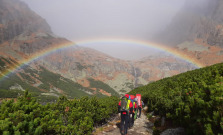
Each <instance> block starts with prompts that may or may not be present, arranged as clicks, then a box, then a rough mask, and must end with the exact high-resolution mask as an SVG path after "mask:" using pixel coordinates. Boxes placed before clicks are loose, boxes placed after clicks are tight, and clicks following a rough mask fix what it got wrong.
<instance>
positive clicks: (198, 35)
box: [154, 0, 223, 65]
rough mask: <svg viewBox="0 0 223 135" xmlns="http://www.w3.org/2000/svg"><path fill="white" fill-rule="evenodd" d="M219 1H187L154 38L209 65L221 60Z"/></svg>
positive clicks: (222, 23)
mask: <svg viewBox="0 0 223 135" xmlns="http://www.w3.org/2000/svg"><path fill="white" fill-rule="evenodd" d="M222 9H223V1H222V0H198V1H192V0H188V1H186V2H185V5H184V7H183V8H182V9H181V11H180V12H179V13H178V14H177V15H176V16H175V17H174V18H173V20H172V23H171V24H170V25H169V26H168V27H167V28H166V29H165V31H162V32H161V33H160V34H159V35H157V36H156V37H155V38H154V40H155V41H156V42H160V43H162V44H168V45H170V46H173V47H176V48H178V49H179V51H182V52H184V53H186V54H188V55H191V56H193V57H194V58H196V59H198V60H199V61H201V62H202V63H203V64H204V65H212V64H215V63H219V62H222V61H223V10H222Z"/></svg>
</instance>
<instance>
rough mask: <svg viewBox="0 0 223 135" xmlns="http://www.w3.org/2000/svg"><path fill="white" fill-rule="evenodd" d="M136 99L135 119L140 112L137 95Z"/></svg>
mask: <svg viewBox="0 0 223 135" xmlns="http://www.w3.org/2000/svg"><path fill="white" fill-rule="evenodd" d="M134 100H135V110H134V112H135V116H134V119H137V114H138V99H137V97H136V96H135V98H134Z"/></svg>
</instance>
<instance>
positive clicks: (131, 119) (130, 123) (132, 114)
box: [129, 95, 136, 128]
mask: <svg viewBox="0 0 223 135" xmlns="http://www.w3.org/2000/svg"><path fill="white" fill-rule="evenodd" d="M134 98H135V96H134V95H130V96H129V99H130V100H131V102H132V105H133V111H132V112H130V113H129V128H131V127H132V126H133V125H134V116H135V107H136V106H135V105H136V104H135V101H134Z"/></svg>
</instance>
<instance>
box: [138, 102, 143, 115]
mask: <svg viewBox="0 0 223 135" xmlns="http://www.w3.org/2000/svg"><path fill="white" fill-rule="evenodd" d="M143 106H144V102H143V101H142V100H141V104H140V105H139V118H140V116H141V111H142V108H143Z"/></svg>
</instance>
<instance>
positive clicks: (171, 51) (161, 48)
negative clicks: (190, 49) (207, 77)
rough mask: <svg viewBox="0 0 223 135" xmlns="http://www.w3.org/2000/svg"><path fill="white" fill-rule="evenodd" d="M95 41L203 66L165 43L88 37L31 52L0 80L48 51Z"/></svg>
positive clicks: (4, 72) (1, 75) (47, 53)
mask: <svg viewBox="0 0 223 135" xmlns="http://www.w3.org/2000/svg"><path fill="white" fill-rule="evenodd" d="M97 43H105V44H106V43H109V44H112V43H114V44H117V43H118V44H127V45H128V44H132V45H136V46H145V47H149V48H152V49H155V50H157V51H163V52H166V53H168V54H171V55H173V56H175V57H177V58H179V59H182V60H184V61H186V62H188V63H191V64H193V65H194V66H196V67H197V68H202V67H204V66H205V65H204V64H202V63H201V62H199V61H198V60H197V59H194V58H193V57H190V56H188V55H186V54H184V53H182V52H180V51H178V50H177V49H174V48H170V47H167V46H165V45H160V44H156V43H151V42H147V41H140V40H135V39H134V40H132V39H117V38H104V39H89V40H83V41H79V42H76V43H73V42H67V43H62V44H57V45H54V46H52V47H49V48H47V49H43V50H42V51H39V52H37V53H35V54H33V55H32V56H30V57H29V58H27V59H24V60H22V61H19V64H17V65H14V66H11V67H10V68H9V69H7V70H6V71H3V72H2V73H1V74H0V80H2V79H3V78H4V77H6V76H8V75H9V74H11V73H14V72H15V71H17V70H18V69H20V68H22V67H23V66H24V65H27V64H29V63H31V62H32V61H34V60H37V59H39V58H41V57H44V56H47V55H49V54H50V53H52V52H55V51H57V50H60V49H66V48H69V47H72V46H76V45H78V46H81V45H86V44H88V45H91V44H97Z"/></svg>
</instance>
